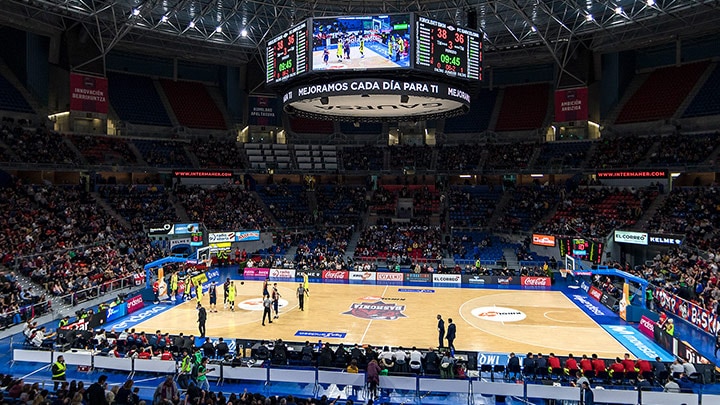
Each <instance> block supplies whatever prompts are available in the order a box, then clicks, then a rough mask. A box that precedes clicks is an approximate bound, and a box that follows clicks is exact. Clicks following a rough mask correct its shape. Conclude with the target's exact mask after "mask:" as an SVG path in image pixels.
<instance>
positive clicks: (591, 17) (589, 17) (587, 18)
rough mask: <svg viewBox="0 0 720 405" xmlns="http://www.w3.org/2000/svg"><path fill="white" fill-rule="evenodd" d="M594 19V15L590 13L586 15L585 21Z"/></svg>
mask: <svg viewBox="0 0 720 405" xmlns="http://www.w3.org/2000/svg"><path fill="white" fill-rule="evenodd" d="M592 20H593V15H592V14H588V15H586V16H585V21H588V22H590V21H592Z"/></svg>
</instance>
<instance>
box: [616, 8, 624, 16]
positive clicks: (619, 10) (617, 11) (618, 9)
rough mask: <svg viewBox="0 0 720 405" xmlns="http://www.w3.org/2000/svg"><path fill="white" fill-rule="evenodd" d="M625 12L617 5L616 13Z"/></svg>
mask: <svg viewBox="0 0 720 405" xmlns="http://www.w3.org/2000/svg"><path fill="white" fill-rule="evenodd" d="M622 13H623V8H622V7H620V6H617V7H615V14H617V15H620V14H622Z"/></svg>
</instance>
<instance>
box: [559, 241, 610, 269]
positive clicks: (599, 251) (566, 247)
mask: <svg viewBox="0 0 720 405" xmlns="http://www.w3.org/2000/svg"><path fill="white" fill-rule="evenodd" d="M558 242H559V244H558V247H559V248H560V255H561V256H562V257H565V255H570V256H573V257H576V258H578V259H581V260H585V261H588V262H592V263H594V264H600V263H601V262H602V255H603V244H602V243H601V242H596V241H594V240H589V239H581V238H560V239H558Z"/></svg>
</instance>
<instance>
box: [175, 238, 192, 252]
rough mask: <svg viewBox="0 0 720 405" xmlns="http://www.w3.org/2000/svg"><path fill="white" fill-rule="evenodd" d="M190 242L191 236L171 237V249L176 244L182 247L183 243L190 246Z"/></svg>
mask: <svg viewBox="0 0 720 405" xmlns="http://www.w3.org/2000/svg"><path fill="white" fill-rule="evenodd" d="M190 242H191V240H190V238H180V239H171V240H170V250H173V249H174V248H175V247H176V246H177V247H181V246H183V245H187V246H188V247H190Z"/></svg>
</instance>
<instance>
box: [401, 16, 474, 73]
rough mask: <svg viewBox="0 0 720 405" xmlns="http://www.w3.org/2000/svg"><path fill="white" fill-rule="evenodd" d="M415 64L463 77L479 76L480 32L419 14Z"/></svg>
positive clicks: (422, 67)
mask: <svg viewBox="0 0 720 405" xmlns="http://www.w3.org/2000/svg"><path fill="white" fill-rule="evenodd" d="M415 32H416V38H415V41H416V48H415V49H416V53H415V55H416V57H415V66H416V67H417V68H419V69H431V70H433V71H434V72H437V73H443V74H446V75H448V76H453V77H459V78H464V79H473V80H481V79H482V41H481V38H480V33H479V32H476V31H471V30H468V29H465V28H461V27H455V26H453V25H450V24H445V23H443V22H440V21H435V20H431V19H429V18H425V17H418V18H417V22H416V29H415Z"/></svg>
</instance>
